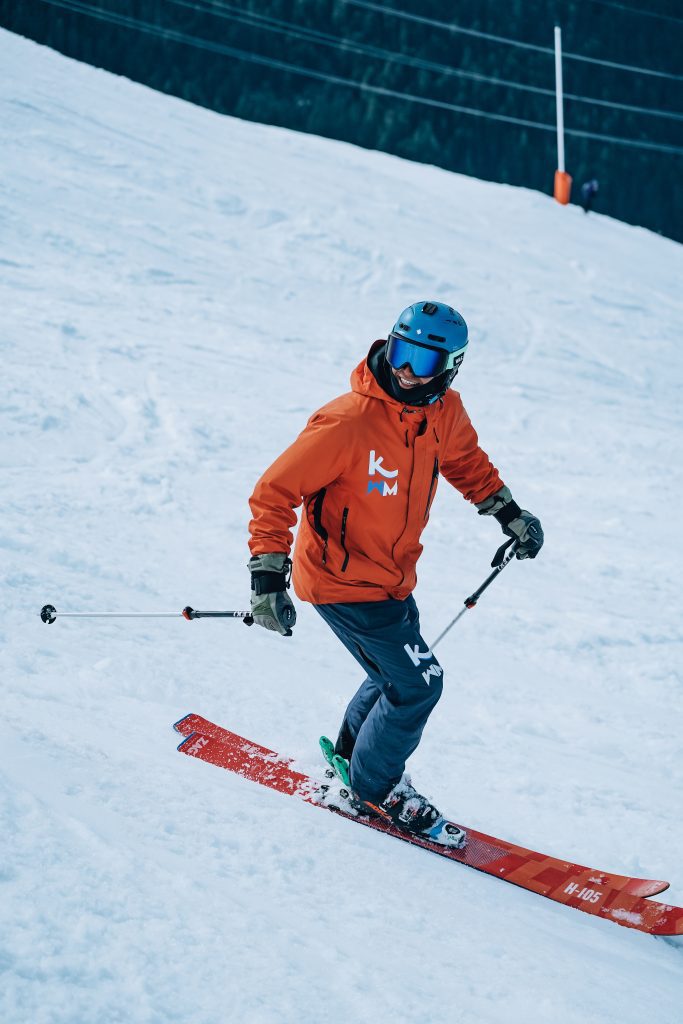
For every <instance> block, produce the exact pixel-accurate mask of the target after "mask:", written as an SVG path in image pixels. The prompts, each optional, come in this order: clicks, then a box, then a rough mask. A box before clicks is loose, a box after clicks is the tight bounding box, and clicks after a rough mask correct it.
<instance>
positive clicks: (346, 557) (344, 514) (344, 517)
mask: <svg viewBox="0 0 683 1024" xmlns="http://www.w3.org/2000/svg"><path fill="white" fill-rule="evenodd" d="M348 517H349V510H348V508H345V509H344V511H343V512H342V521H341V536H340V538H339V540H340V542H341V547H342V551H343V552H344V561H343V563H342V567H341V571H342V572H346V567H347V565H348V564H349V553H348V551H347V550H346V544H345V543H344V540H345V538H346V520H347V519H348Z"/></svg>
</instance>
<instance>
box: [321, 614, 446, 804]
mask: <svg viewBox="0 0 683 1024" xmlns="http://www.w3.org/2000/svg"><path fill="white" fill-rule="evenodd" d="M315 608H316V611H317V612H318V613H319V614H320V615H321V616H322V617H323V619H324V620H325V622H327V624H328V626H330V627H331V629H332V630H333V631H334V632H335V633H336V634H337V636H338V637H339V639H340V640H341V642H342V643H343V644H344V646H345V647H346V648H347V650H348V651H349V652H350V653H351V654H352V655H353V657H354V658H355V659H356V661H357V662H358V663H359V664H360V665H361V666H362V667H363V669H364V670H365V672H367V678H366V679H365V681H364V682H363V683H361V686H360V688H359V690H358V692H357V693H356V695H355V696H354V697H353V698H352V700H351V703H350V704H349V706H348V708H347V709H346V712H345V715H344V721H343V723H342V727H341V730H340V733H339V739H338V740H337V747H336V751H337V753H338V754H342V755H343V756H344V757H348V758H349V759H350V762H351V785H352V786H353V788H354V790H355V792H356V793H357V794H358V796H359V797H360V798H361V799H363V800H369V801H370V802H371V803H379V802H380V801H381V800H382V799H383V798H384V797H385V796H386V795H387V793H388V792H389V790H390V789H391V788H392V787H393V786H394V785H395V784H396V783H397V782H398V781H399V779H400V778H401V776H402V774H403V771H404V768H405V763H406V761H407V759H408V758H409V757H410V755H411V754H412V753H413V751H414V750H415V748H416V747H417V745H418V743H419V742H420V737H421V736H422V730H423V729H424V727H425V724H426V722H427V719H428V718H429V715H430V713H431V711H432V709H433V708H434V707H435V705H436V703H437V701H438V699H439V697H440V696H441V691H442V690H443V670H442V668H441V666H440V665H439V663H438V661H437V660H436V658H435V657H434V655H433V654H432V652H431V651H430V650H429V647H428V645H427V644H426V643H425V641H424V640H423V639H422V637H421V635H420V618H419V612H418V610H417V605H416V604H415V599H414V598H413V597H412V595H411V596H410V597H408V598H406V600H405V601H394V600H387V601H362V602H358V603H343V604H320V605H315Z"/></svg>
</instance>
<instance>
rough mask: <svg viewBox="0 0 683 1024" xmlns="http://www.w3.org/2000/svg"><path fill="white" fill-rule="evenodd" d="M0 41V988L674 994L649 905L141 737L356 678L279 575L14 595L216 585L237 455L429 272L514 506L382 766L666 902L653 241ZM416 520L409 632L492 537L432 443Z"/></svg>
mask: <svg viewBox="0 0 683 1024" xmlns="http://www.w3.org/2000/svg"><path fill="white" fill-rule="evenodd" d="M0 48H1V52H2V64H3V75H2V77H1V80H0V103H1V106H2V115H1V118H0V132H1V133H2V139H1V148H0V153H1V154H2V156H1V158H0V159H1V160H2V178H1V182H2V184H1V186H0V204H1V205H0V218H1V223H2V250H1V251H0V308H1V309H2V317H1V318H0V349H1V352H2V397H1V409H0V416H1V428H0V436H1V437H2V448H1V465H2V477H3V487H2V515H1V516H0V549H1V551H2V573H3V584H2V608H1V609H0V640H1V642H2V683H3V715H2V724H1V725H0V751H1V754H0V766H1V767H0V797H1V803H0V835H1V836H2V855H1V859H0V886H1V888H0V892H1V894H2V895H1V900H2V927H1V928H0V1018H1V1019H2V1020H3V1021H6V1022H7V1024H20V1022H21V1024H24V1022H31V1024H115V1022H126V1024H172V1022H176V1021H177V1022H180V1021H183V1022H185V1021H188V1020H191V1021H193V1022H195V1024H224V1022H226V1021H236V1022H240V1024H314V1022H316V1024H317V1022H318V1021H320V1020H324V1019H328V1018H332V1019H335V1020H340V1021H348V1022H349V1024H363V1022H373V1024H378V1022H385V1021H386V1022H389V1021H392V1022H393V1021H400V1022H410V1024H425V1022H432V1021H441V1020H443V1019H445V1018H447V1019H453V1020H458V1021H462V1022H463V1024H470V1022H477V1024H498V1022H500V1021H505V1024H529V1022H532V1024H535V1022H543V1024H546V1022H548V1021H553V1022H559V1024H593V1022H595V1024H598V1022H599V1024H610V1022H615V1024H616V1022H618V1024H642V1021H644V1020H649V1019H652V1014H653V1013H654V1014H655V1016H656V1019H657V1021H658V1024H673V1022H674V1021H676V1022H677V1021H680V1008H681V1000H682V998H683V980H682V968H683V960H682V959H681V957H682V956H683V951H681V950H680V949H678V948H676V947H675V946H674V945H670V944H668V943H666V942H662V941H659V940H656V939H653V938H651V937H649V936H645V935H642V934H639V933H637V932H634V931H631V930H628V929H623V928H618V927H616V926H615V925H613V924H611V923H608V922H606V921H602V920H596V919H594V918H591V917H589V916H587V915H584V914H580V913H577V912H575V911H572V910H570V909H568V908H564V907H562V906H558V905H555V904H553V903H551V902H546V901H544V900H543V899H541V898H539V897H538V896H535V895H532V894H529V893H526V892H524V891H522V890H520V889H516V888H514V887H513V886H510V885H505V884H503V883H501V882H500V881H498V880H497V879H495V878H488V877H486V876H483V875H480V874H478V873H476V872H474V871H470V870H466V869H463V868H460V867H459V866H458V865H455V864H452V863H450V862H448V861H442V860H441V859H440V858H437V857H430V856H428V855H427V854H425V853H424V852H423V851H421V850H418V849H414V848H411V847H404V846H403V845H402V844H399V843H393V842H391V841H389V840H388V839H387V838H386V837H385V836H382V835H378V834H376V833H373V832H372V831H370V830H368V829H363V828H356V827H355V826H354V825H352V824H350V823H349V822H347V821H344V820H341V819H339V820H336V819H335V818H334V817H333V816H332V815H323V814H321V813H320V811H319V810H316V809H315V808H312V807H310V806H307V805H305V804H303V803H299V802H297V801H294V800H291V799H286V798H285V797H283V796H281V795H279V794H278V793H275V792H270V791H267V790H264V789H262V788H260V787H258V786H256V785H252V784H250V783H247V782H244V781H241V780H240V779H238V778H235V777H233V776H230V775H229V774H228V773H226V772H223V771H220V770H218V769H216V768H214V767H212V766H210V765H206V764H203V763H201V762H199V761H194V760H192V759H188V758H184V757H181V756H180V755H178V754H177V753H176V750H175V747H176V743H177V737H176V736H175V735H174V733H173V732H172V730H171V725H172V723H173V722H174V721H175V720H177V719H178V718H180V717H181V716H182V715H184V714H185V713H186V712H188V711H196V712H198V713H200V714H203V715H205V716H206V717H208V718H211V719H213V720H214V721H216V722H219V723H221V724H223V725H225V726H227V727H228V728H230V729H233V730H234V731H236V732H238V733H240V734H242V735H244V736H247V737H249V738H251V739H253V740H254V741H256V742H259V743H263V744H265V745H266V746H269V747H271V748H272V749H275V750H279V751H282V752H284V753H288V754H290V755H291V756H293V757H295V758H296V759H297V760H298V762H299V763H300V764H301V765H302V767H304V768H312V767H313V766H314V765H316V764H318V761H319V754H318V750H317V739H318V736H319V735H320V733H321V732H325V733H327V734H328V735H334V734H335V729H336V728H337V726H338V724H339V720H340V716H341V713H342V710H343V708H344V706H345V704H346V701H347V700H348V698H349V697H350V695H351V693H352V692H353V691H354V689H355V688H356V686H357V684H358V682H359V681H360V680H359V678H358V672H357V668H356V666H355V663H353V662H352V661H351V659H350V658H349V656H348V654H347V653H346V652H345V651H344V650H343V648H342V647H341V646H340V645H339V644H338V643H337V642H336V640H335V639H334V638H333V637H332V635H331V634H329V633H328V632H327V631H326V627H325V624H324V623H323V622H322V621H321V620H320V619H319V617H318V616H317V615H316V614H315V612H314V611H313V610H312V609H311V608H310V607H306V606H303V607H302V606H301V604H299V608H298V612H299V621H298V624H297V627H296V630H295V632H294V636H293V637H292V638H291V639H288V640H285V639H282V638H280V637H278V636H275V635H274V634H269V633H267V632H266V631H264V630H259V629H257V628H254V629H251V630H248V629H245V628H244V627H243V626H242V625H241V624H240V623H239V622H236V621H228V622H221V621H211V620H208V621H207V620H204V621H196V622H191V623H188V622H186V621H185V620H184V619H182V618H181V617H180V615H178V618H177V619H140V620H137V621H136V620H133V619H122V620H105V619H93V620H85V619H84V620H79V619H66V618H65V619H58V620H57V622H56V623H55V624H54V625H49V626H48V625H44V624H43V623H41V621H40V619H39V617H38V612H39V610H40V608H41V606H42V605H43V604H44V603H46V602H51V603H53V604H55V606H56V607H57V609H58V611H63V612H66V611H137V612H146V611H149V612H152V611H161V612H178V613H179V612H180V610H181V609H182V608H183V606H184V605H186V604H188V603H189V604H191V605H192V606H193V607H195V608H221V607H236V608H243V607H245V604H246V603H247V601H248V576H247V570H246V561H247V558H248V551H247V547H246V539H247V536H246V527H247V522H248V515H249V513H248V506H247V499H248V497H249V494H250V493H251V490H252V487H253V485H254V482H255V481H256V479H257V478H258V476H259V475H260V473H261V472H262V471H263V469H264V468H265V467H266V466H267V465H268V464H269V463H270V462H271V461H272V460H273V458H274V457H275V456H276V455H277V454H279V452H280V451H281V450H282V449H283V447H284V446H285V445H286V444H288V443H289V442H290V441H291V440H292V439H293V438H294V437H295V436H296V434H297V432H298V431H299V430H300V429H301V428H302V426H303V425H304V423H305V421H306V419H307V417H308V415H309V414H310V413H311V412H312V411H313V410H314V409H316V408H317V407H318V406H320V405H321V404H323V403H324V402H326V401H327V400H329V399H330V398H332V397H334V396H335V395H337V394H340V393H342V392H344V391H345V390H347V388H348V377H349V373H350V371H351V370H352V368H353V367H354V366H355V365H356V363H357V362H358V361H359V360H360V359H361V358H362V357H363V356H364V354H365V352H366V350H367V348H368V346H369V344H370V342H372V341H373V340H374V339H375V338H377V337H380V336H382V335H384V334H386V332H387V330H388V328H389V327H390V326H391V324H392V323H393V320H394V318H395V316H396V315H397V313H398V312H399V311H400V310H401V309H402V308H403V307H404V306H405V305H406V304H407V303H409V302H411V301H416V300H419V299H431V298H438V299H445V300H447V301H449V302H451V303H452V304H454V305H456V306H457V307H458V308H459V309H460V310H461V311H462V312H463V314H464V315H465V317H466V319H467V321H468V323H469V324H470V326H471V336H472V342H471V345H470V348H469V350H468V353H467V357H466V359H465V363H464V366H463V369H462V371H461V374H460V376H459V377H458V381H457V383H458V386H459V387H460V390H461V393H462V395H463V398H464V401H465V404H466V406H467V408H468V410H469V412H470V414H471V416H472V418H473V420H474V423H475V425H476V426H477V427H478V429H479V432H480V437H481V442H482V445H483V446H484V447H485V449H486V450H487V451H488V452H489V453H490V455H491V457H492V459H493V460H494V461H495V462H496V464H497V465H498V466H499V467H500V469H501V473H502V475H503V478H504V480H505V481H506V483H507V484H508V485H509V486H510V488H511V489H512V492H513V494H514V496H515V498H516V499H517V500H518V501H519V503H520V504H521V505H522V506H523V507H526V508H529V509H531V510H532V511H533V512H534V513H536V514H537V515H539V516H540V518H541V520H542V522H543V525H544V527H545V530H546V546H545V549H544V551H543V553H542V556H541V557H540V558H538V559H537V560H536V562H534V563H528V562H527V563H517V562H514V563H512V564H511V565H510V566H509V567H508V568H507V569H506V570H505V572H504V574H503V575H502V576H501V577H500V579H499V580H498V581H496V583H495V585H494V586H493V587H492V588H491V590H490V591H488V592H487V594H486V595H485V597H484V598H483V599H482V601H481V603H480V604H479V606H478V607H477V609H476V610H474V611H472V612H468V613H467V615H466V616H465V617H464V618H463V619H462V621H461V622H460V623H459V624H458V626H457V627H456V628H455V629H454V630H453V631H452V632H451V633H450V634H449V635H448V637H447V638H446V639H445V640H444V641H443V643H442V644H441V645H440V648H439V661H440V663H441V664H442V665H443V666H444V669H445V676H446V688H445V695H444V697H443V700H442V702H441V704H440V705H439V707H438V708H437V710H436V711H435V713H434V715H433V717H432V719H431V721H430V723H429V725H428V727H427V729H426V731H425V735H424V738H423V742H422V744H421V746H420V747H419V749H418V751H417V752H416V754H415V755H414V757H413V758H412V760H411V764H410V770H411V772H412V775H413V778H414V780H415V783H416V785H417V786H418V788H419V789H420V790H421V791H423V792H425V793H426V794H428V795H429V796H430V797H431V798H432V799H433V800H434V801H435V803H436V804H437V805H438V806H439V807H441V808H443V810H444V812H446V813H447V814H449V816H452V817H454V818H456V819H458V820H461V821H462V822H463V823H465V824H469V825H471V826H472V827H476V828H480V829H482V830H483V831H488V832H492V833H494V834H496V835H499V836H501V837H503V838H506V839H509V840H512V841H516V842H518V843H521V844H523V845H528V846H531V847H534V848H536V849H539V850H541V851H543V852H547V853H552V854H556V855H559V856H563V857H567V858H570V859H573V860H576V861H578V862H580V863H587V864H591V865H593V866H595V867H596V868H602V869H605V870H608V869H609V870H614V871H621V872H624V873H629V874H642V875H648V876H653V877H662V878H669V879H671V881H672V888H671V890H670V893H669V894H667V897H666V898H667V899H668V898H669V897H670V898H671V901H672V902H673V903H679V904H680V903H681V902H683V867H682V865H681V849H682V848H683V816H682V815H681V806H682V803H683V761H682V760H681V756H680V749H681V743H680V737H681V680H680V676H679V675H678V666H679V664H680V651H681V630H680V622H681V609H680V571H681V564H680V555H679V551H680V534H679V526H678V525H677V524H678V523H679V520H678V507H679V505H680V495H681V492H682V481H681V466H682V465H683V459H682V458H681V445H680V440H681V411H682V410H683V395H682V393H681V380H682V375H681V366H682V357H681V332H682V329H683V310H682V295H683V293H682V291H681V288H680V282H681V277H682V273H683V260H682V258H681V247H680V246H679V245H677V244H676V243H674V242H672V241H669V240H667V239H664V238H661V237H658V236H657V235H654V234H652V233H650V232H648V231H645V230H642V229H639V228H634V227H629V226H626V225H624V224H620V223H618V222H616V221H613V220H610V219H608V218H605V217H602V216H599V215H591V216H589V217H586V216H584V214H583V212H582V211H581V210H580V209H576V208H562V207H560V206H559V205H557V204H556V203H554V202H553V201H552V200H551V199H550V198H548V197H547V196H543V195H540V194H538V193H534V192H530V191H526V190H523V189H516V188H510V187H505V186H500V185H493V184H488V183H484V182H481V181H477V180H474V179H471V178H466V177H461V176H458V175H454V174H449V173H446V172H444V171H442V170H438V169H435V168H431V167H425V166H420V165H416V164H411V163H409V162H405V161H402V160H399V159H396V158H393V157H390V156H387V155H383V154H379V153H372V152H366V151H363V150H360V149H356V148H354V147H351V146H348V145H343V144H341V143H337V142H331V141H325V140H321V139H318V138H315V137H310V136H304V135H298V134H296V133H293V132H288V131H284V130H280V129H276V128H273V127H269V126H263V125H257V124H249V123H243V122H240V121H238V120H235V119H232V118H228V117H221V116H219V115H217V114H215V113H212V112H210V111H206V110H201V109H197V108H195V107H193V106H191V105H190V104H187V103H183V102H180V101H178V100H176V99H172V98H169V97H166V96H163V95H161V94H157V93H154V92H152V91H149V90H147V89H145V88H143V87H141V86H139V85H135V84H132V83H130V82H128V81H126V80H125V79H122V78H117V77H116V76H113V75H110V74H106V73H104V72H102V71H99V70H96V69H93V68H90V67H87V66H85V65H81V64H78V63H75V62H73V61H70V60H67V59H66V58H64V57H62V56H59V55H58V54H56V53H53V52H51V51H49V50H47V49H44V48H41V47H39V46H37V45H35V44H33V43H30V42H28V41H26V40H23V39H20V38H18V37H15V36H12V35H10V34H8V33H5V32H2V33H0ZM570 158H571V155H570ZM552 173H553V167H552V166H551V165H549V167H548V176H549V177H548V180H549V181H550V180H551V177H552ZM425 541H426V550H425V554H424V556H423V558H422V560H421V563H420V567H419V569H420V584H419V586H418V590H417V592H416V597H417V600H418V603H419V605H420V608H421V612H422V622H423V628H424V632H425V635H426V637H427V639H431V638H432V637H433V636H436V635H437V634H438V633H439V632H440V630H441V629H442V628H443V627H444V626H445V625H446V624H447V622H448V621H449V620H450V618H451V617H452V616H453V615H454V614H455V613H456V612H457V611H458V610H459V608H460V607H461V605H462V601H463V599H464V598H465V596H466V595H467V594H469V593H471V591H472V590H473V589H474V587H475V586H476V585H477V584H478V583H479V582H480V581H481V580H482V579H483V578H484V577H485V575H486V574H487V572H488V571H489V570H488V565H489V560H490V558H491V556H492V554H493V551H494V550H495V549H496V547H497V546H498V544H499V543H500V541H501V536H500V533H499V530H498V527H497V525H496V523H495V522H493V521H490V520H484V519H482V518H479V517H478V516H477V515H476V513H475V511H474V510H473V509H472V507H471V506H469V505H468V504H467V503H466V502H464V501H463V500H462V499H461V497H460V495H458V494H457V493H456V492H455V491H453V490H452V489H451V488H449V487H448V486H447V485H446V484H444V483H442V485H441V487H440V489H439V494H438V496H437V500H436V503H435V505H434V508H433V512H432V517H431V522H430V524H429V527H428V529H427V531H426V534H425Z"/></svg>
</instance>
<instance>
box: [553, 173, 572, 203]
mask: <svg viewBox="0 0 683 1024" xmlns="http://www.w3.org/2000/svg"><path fill="white" fill-rule="evenodd" d="M571 194H572V176H571V174H567V172H566V171H555V189H554V191H553V195H554V196H555V199H556V200H557V201H558V203H562V205H563V206H566V205H567V203H568V202H569V199H570V197H571Z"/></svg>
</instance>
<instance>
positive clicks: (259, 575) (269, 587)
mask: <svg viewBox="0 0 683 1024" xmlns="http://www.w3.org/2000/svg"><path fill="white" fill-rule="evenodd" d="M251 589H252V590H253V591H254V593H255V594H256V595H257V596H260V595H261V594H277V593H279V592H280V591H282V590H286V589H287V577H286V575H285V573H283V572H253V573H252V574H251Z"/></svg>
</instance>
